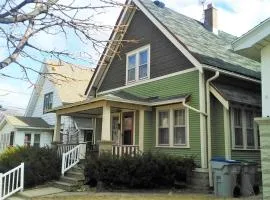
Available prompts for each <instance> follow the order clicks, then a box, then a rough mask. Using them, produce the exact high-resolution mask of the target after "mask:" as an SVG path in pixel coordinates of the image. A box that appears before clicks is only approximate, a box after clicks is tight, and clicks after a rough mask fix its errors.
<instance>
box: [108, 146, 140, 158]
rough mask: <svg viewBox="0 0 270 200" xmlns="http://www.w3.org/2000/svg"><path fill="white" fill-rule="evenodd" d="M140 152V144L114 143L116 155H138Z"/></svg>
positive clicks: (113, 151) (113, 148) (113, 150)
mask: <svg viewBox="0 0 270 200" xmlns="http://www.w3.org/2000/svg"><path fill="white" fill-rule="evenodd" d="M138 153H139V146H138V145H113V146H112V154H113V155H114V156H123V155H132V156H134V155H136V154H138Z"/></svg>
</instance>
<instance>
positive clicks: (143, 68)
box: [139, 64, 148, 79]
mask: <svg viewBox="0 0 270 200" xmlns="http://www.w3.org/2000/svg"><path fill="white" fill-rule="evenodd" d="M146 77H148V75H147V64H146V65H141V66H139V79H141V78H146Z"/></svg>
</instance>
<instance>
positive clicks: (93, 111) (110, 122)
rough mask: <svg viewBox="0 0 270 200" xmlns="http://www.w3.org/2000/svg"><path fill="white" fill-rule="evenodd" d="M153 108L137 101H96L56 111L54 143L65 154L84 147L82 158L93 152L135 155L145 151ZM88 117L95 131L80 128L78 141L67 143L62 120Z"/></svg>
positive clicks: (81, 149) (86, 118) (60, 152)
mask: <svg viewBox="0 0 270 200" xmlns="http://www.w3.org/2000/svg"><path fill="white" fill-rule="evenodd" d="M146 110H148V111H149V110H151V107H149V106H145V105H138V104H135V103H134V102H123V101H121V100H120V101H119V99H118V100H117V101H114V100H112V99H110V100H109V99H106V100H105V99H99V100H97V98H96V99H95V101H89V102H83V103H80V104H79V103H78V104H77V105H76V104H75V105H74V104H73V105H70V106H67V107H66V108H62V109H61V108H60V109H59V110H56V116H57V117H56V119H57V120H56V125H55V130H54V137H53V141H54V143H58V152H59V154H62V153H64V152H67V151H69V150H70V149H72V148H74V147H75V146H76V145H78V143H79V144H80V146H81V147H80V154H81V156H80V158H81V159H82V158H84V157H85V155H86V154H88V153H90V152H99V153H101V152H111V153H112V154H113V155H116V156H122V155H124V154H135V153H138V152H139V151H143V127H144V112H145V111H146ZM64 116H69V117H72V118H84V119H85V120H89V121H92V126H91V127H92V128H91V129H87V130H83V129H80V132H79V131H77V134H78V139H77V141H78V142H75V143H74V142H73V143H70V142H66V144H63V141H62V137H61V118H62V117H64Z"/></svg>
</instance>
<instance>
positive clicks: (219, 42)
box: [86, 0, 260, 95]
mask: <svg viewBox="0 0 270 200" xmlns="http://www.w3.org/2000/svg"><path fill="white" fill-rule="evenodd" d="M132 2H133V3H134V4H135V5H136V6H137V7H138V8H139V9H140V10H141V11H142V12H143V13H144V14H145V15H146V16H147V17H148V18H149V19H150V20H151V21H152V22H153V23H154V24H155V25H156V26H157V27H158V28H159V29H160V30H161V31H162V32H163V33H164V35H165V36H166V37H167V38H168V39H169V40H170V41H171V42H172V43H173V44H174V45H175V46H176V47H178V49H179V50H180V51H181V52H182V53H183V54H184V55H185V56H186V57H187V58H188V59H189V60H191V61H192V63H193V64H194V65H195V66H198V68H199V70H200V68H201V67H202V68H203V67H205V68H207V67H208V66H211V67H215V68H219V69H222V70H225V71H229V72H234V73H237V74H240V75H244V76H248V77H250V78H255V79H260V65H259V63H258V62H256V61H254V60H251V59H248V58H246V57H243V56H241V55H238V54H236V53H234V52H233V51H232V50H231V43H232V42H233V41H234V40H236V39H237V37H234V36H232V35H230V34H228V33H225V32H222V31H219V34H218V35H216V34H214V33H212V32H209V31H208V30H207V29H205V28H204V26H203V24H202V23H201V22H199V21H197V20H195V19H192V18H190V17H187V16H184V15H182V14H180V13H178V12H175V11H173V10H171V9H169V8H166V7H165V8H160V7H158V6H156V5H155V4H154V3H153V2H152V1H151V0H132V1H131V0H130V1H127V4H132ZM127 7H128V6H126V8H123V10H122V12H121V13H120V16H119V18H118V20H117V24H116V25H118V26H119V25H123V24H128V23H127V22H128V20H127V19H126V18H129V17H126V18H125V17H124V16H125V15H128V14H129V15H130V16H131V17H132V14H131V12H132V11H129V13H128V11H126V10H131V9H128V8H127ZM125 9H126V10H125ZM127 27H128V26H127ZM122 33H123V32H121V35H122V37H123V35H124V34H122ZM119 35H120V33H119V34H117V32H116V31H114V32H113V33H112V34H111V37H110V40H112V41H113V40H114V39H115V38H117V39H116V42H115V44H114V45H112V43H113V42H110V43H108V44H107V46H106V49H105V50H104V53H103V55H102V56H101V58H100V61H99V64H98V66H97V68H96V71H95V74H94V76H93V77H92V78H91V81H90V83H89V85H88V87H87V90H86V94H88V95H89V94H90V92H91V89H92V88H94V89H95V88H96V86H97V82H99V81H100V80H101V79H102V76H104V74H105V73H106V68H107V67H108V65H109V63H110V59H112V58H113V54H112V53H111V52H113V51H112V50H110V49H111V48H112V47H114V48H118V45H119V44H118V45H117V43H119V38H121V36H119ZM106 57H107V58H106Z"/></svg>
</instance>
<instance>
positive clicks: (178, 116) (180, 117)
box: [174, 109, 185, 126]
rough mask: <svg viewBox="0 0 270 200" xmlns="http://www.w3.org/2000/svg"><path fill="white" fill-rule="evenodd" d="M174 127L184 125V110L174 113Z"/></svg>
mask: <svg viewBox="0 0 270 200" xmlns="http://www.w3.org/2000/svg"><path fill="white" fill-rule="evenodd" d="M174 125H182V126H184V125H185V110H184V109H182V110H175V111H174Z"/></svg>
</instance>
